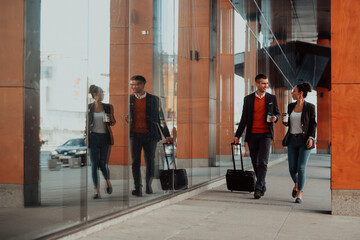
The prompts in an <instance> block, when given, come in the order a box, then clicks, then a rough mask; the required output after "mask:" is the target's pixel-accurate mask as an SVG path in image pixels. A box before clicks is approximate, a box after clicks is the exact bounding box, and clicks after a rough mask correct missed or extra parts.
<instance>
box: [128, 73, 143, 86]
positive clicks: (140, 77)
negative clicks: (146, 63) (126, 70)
mask: <svg viewBox="0 0 360 240" xmlns="http://www.w3.org/2000/svg"><path fill="white" fill-rule="evenodd" d="M130 80H137V81H141V82H142V83H144V84H145V83H146V79H145V78H144V77H143V76H141V75H134V76H132V77H131V78H130Z"/></svg>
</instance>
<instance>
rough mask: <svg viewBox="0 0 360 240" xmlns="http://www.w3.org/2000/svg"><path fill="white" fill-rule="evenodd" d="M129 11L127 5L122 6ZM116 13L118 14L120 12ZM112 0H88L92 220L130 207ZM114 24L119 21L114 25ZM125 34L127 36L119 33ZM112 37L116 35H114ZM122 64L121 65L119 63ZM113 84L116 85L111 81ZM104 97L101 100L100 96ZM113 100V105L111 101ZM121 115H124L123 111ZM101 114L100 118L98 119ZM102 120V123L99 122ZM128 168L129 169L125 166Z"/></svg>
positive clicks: (90, 218)
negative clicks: (113, 61)
mask: <svg viewBox="0 0 360 240" xmlns="http://www.w3.org/2000/svg"><path fill="white" fill-rule="evenodd" d="M119 10H120V11H127V9H124V8H122V9H119ZM120 11H118V12H117V14H119V12H120ZM110 14H111V12H110V0H106V1H103V0H101V1H100V0H96V1H95V0H93V1H89V35H88V39H89V48H88V51H89V61H88V70H89V73H88V92H89V94H88V104H89V105H88V112H89V113H88V119H87V124H88V132H87V134H88V140H89V141H88V146H89V157H90V163H91V166H89V167H88V203H87V204H88V216H89V220H93V219H95V218H98V217H101V216H105V215H107V214H110V213H114V212H116V211H120V210H121V209H123V208H126V207H127V201H126V195H127V194H126V193H127V184H128V183H127V179H125V178H124V176H127V174H125V175H124V173H127V167H124V166H121V165H119V164H118V162H119V159H118V158H119V155H118V151H117V148H118V146H119V144H120V143H119V131H118V130H117V129H118V128H119V125H121V124H126V123H125V121H124V120H123V119H121V117H119V111H121V108H120V106H119V104H118V102H117V99H118V96H117V93H116V92H115V91H113V89H112V88H110V81H114V79H116V75H115V76H114V77H113V78H111V79H110V77H109V76H110V74H109V73H110V72H109V71H110V38H111V36H110V21H111V20H110V19H111V18H116V14H115V13H114V12H113V14H114V15H112V16H111V15H110ZM112 27H113V28H115V27H117V28H119V26H118V25H116V24H114V25H112ZM118 37H124V36H118ZM112 39H116V38H115V37H114V36H112ZM118 67H119V66H118ZM112 86H114V85H112ZM101 97H102V98H103V99H102V101H100V100H99V98H101ZM109 104H110V105H109ZM120 116H121V115H120ZM99 118H100V119H99ZM99 124H100V125H99ZM125 169H126V170H125Z"/></svg>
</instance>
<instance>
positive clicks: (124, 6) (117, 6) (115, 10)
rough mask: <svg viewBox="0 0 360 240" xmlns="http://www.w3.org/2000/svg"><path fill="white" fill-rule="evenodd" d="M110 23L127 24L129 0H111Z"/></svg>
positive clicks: (113, 24) (125, 25)
mask: <svg viewBox="0 0 360 240" xmlns="http://www.w3.org/2000/svg"><path fill="white" fill-rule="evenodd" d="M110 25H111V26H122V27H128V26H129V0H111V2H110Z"/></svg>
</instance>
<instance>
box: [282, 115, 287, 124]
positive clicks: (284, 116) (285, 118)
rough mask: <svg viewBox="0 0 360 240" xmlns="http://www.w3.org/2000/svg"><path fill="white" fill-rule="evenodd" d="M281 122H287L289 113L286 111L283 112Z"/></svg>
mask: <svg viewBox="0 0 360 240" xmlns="http://www.w3.org/2000/svg"><path fill="white" fill-rule="evenodd" d="M282 116H283V123H285V124H287V123H288V122H289V114H288V113H283V114H282Z"/></svg>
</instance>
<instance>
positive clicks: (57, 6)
mask: <svg viewBox="0 0 360 240" xmlns="http://www.w3.org/2000/svg"><path fill="white" fill-rule="evenodd" d="M88 7H89V6H88V2H87V1H77V2H76V3H75V2H73V1H60V0H52V1H42V2H41V31H40V32H41V47H40V49H41V50H40V52H41V79H40V127H41V139H42V143H43V144H42V146H41V156H40V165H41V168H40V169H41V170H40V171H41V190H40V191H41V206H42V207H43V208H42V210H41V209H40V210H37V213H42V212H44V213H45V211H46V216H52V217H51V220H50V219H47V220H46V221H42V228H43V229H42V233H46V232H48V231H50V232H52V231H56V230H60V229H64V228H68V227H70V226H74V225H77V224H79V223H81V222H83V221H86V208H85V206H86V201H87V196H86V192H87V191H86V181H87V157H86V156H87V147H86V144H85V142H84V130H85V123H86V95H87V94H86V92H87V90H86V86H87V77H88V76H87V74H88V72H87V69H88V22H87V19H88ZM65 12H66V18H64V13H65ZM35 215H36V214H34V215H32V218H36V217H35ZM36 230H39V229H36Z"/></svg>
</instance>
